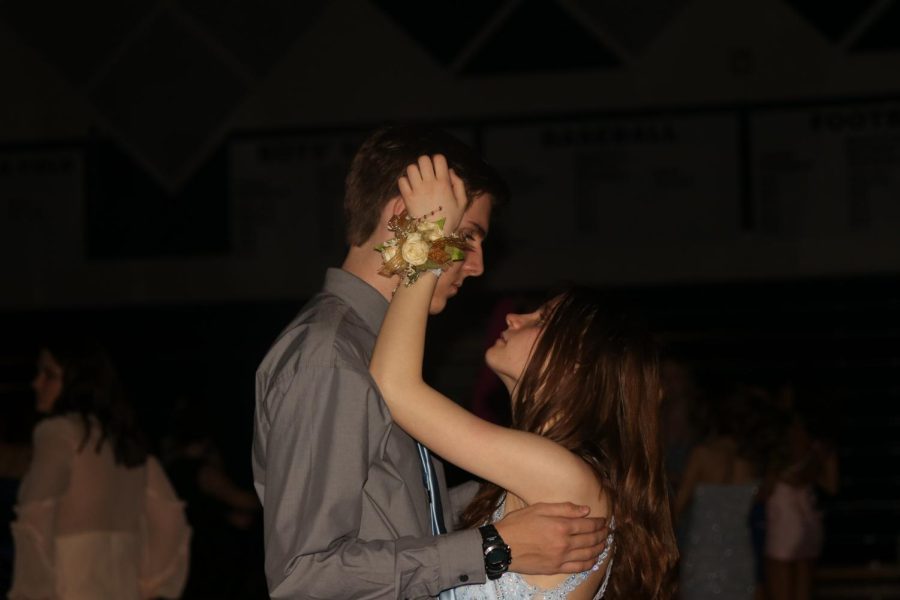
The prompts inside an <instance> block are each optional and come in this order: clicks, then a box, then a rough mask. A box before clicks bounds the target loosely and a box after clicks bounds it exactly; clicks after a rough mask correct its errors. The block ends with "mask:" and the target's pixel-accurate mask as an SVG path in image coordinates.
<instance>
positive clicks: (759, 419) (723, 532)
mask: <svg viewBox="0 0 900 600" xmlns="http://www.w3.org/2000/svg"><path fill="white" fill-rule="evenodd" d="M784 437H785V426H784V423H783V420H782V419H781V418H780V414H779V413H778V411H776V410H775V408H774V407H773V406H772V403H771V401H770V399H769V397H768V395H767V394H766V393H765V392H764V391H762V390H761V389H758V388H740V389H738V390H737V391H736V392H735V393H732V394H730V395H728V396H726V397H725V398H724V399H723V400H722V401H721V403H720V404H719V406H718V407H716V410H715V417H714V430H713V434H712V436H711V437H710V438H709V439H708V440H706V441H705V442H703V443H701V444H699V445H697V446H696V447H695V448H694V450H693V451H692V452H691V454H690V457H689V458H688V461H687V465H686V467H685V471H684V475H683V477H682V480H681V485H680V486H679V489H678V495H677V497H676V501H675V511H676V515H678V517H679V518H680V519H683V518H686V519H687V526H686V528H685V531H684V532H683V547H682V549H681V550H682V562H681V574H680V580H681V583H680V586H679V587H680V590H681V596H680V597H681V598H682V599H688V600H705V599H711V598H728V599H729V600H739V599H742V598H745V599H748V600H749V599H751V598H754V597H755V596H757V594H758V593H759V592H760V591H761V590H760V588H761V586H760V585H759V582H760V581H759V580H760V576H759V575H760V571H759V559H758V552H757V551H755V547H756V546H758V544H757V545H755V544H754V536H753V533H752V531H751V525H750V521H751V512H752V509H753V506H754V503H757V502H759V501H760V499H761V498H764V497H765V496H766V493H767V490H768V489H769V488H770V486H771V481H772V479H773V475H772V473H773V472H774V471H775V470H776V469H777V465H778V464H779V456H780V453H781V450H780V449H781V448H782V447H783V443H784Z"/></svg>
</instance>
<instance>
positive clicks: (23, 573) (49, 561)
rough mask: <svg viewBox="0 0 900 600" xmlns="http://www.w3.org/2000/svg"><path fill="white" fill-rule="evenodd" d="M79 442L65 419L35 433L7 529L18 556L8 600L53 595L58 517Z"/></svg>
mask: <svg viewBox="0 0 900 600" xmlns="http://www.w3.org/2000/svg"><path fill="white" fill-rule="evenodd" d="M77 437H78V432H77V431H76V430H75V428H74V427H73V424H72V423H71V421H70V420H69V419H67V418H64V417H54V418H50V419H46V420H44V421H41V422H40V423H39V424H38V425H37V427H35V430H34V458H33V459H32V462H31V466H30V467H29V468H28V472H27V473H26V474H25V478H24V479H23V480H22V485H21V486H20V487H19V498H18V503H17V504H16V519H15V520H14V521H13V522H12V523H10V529H11V530H12V535H13V539H14V540H15V546H16V553H15V563H14V567H13V583H12V589H11V590H10V592H9V597H10V598H12V599H14V600H20V599H21V600H26V599H29V600H30V599H34V598H50V597H51V596H52V595H53V594H54V586H55V582H56V567H55V562H54V549H53V546H54V541H55V538H56V511H57V505H58V501H59V498H60V497H61V496H62V495H63V494H64V493H65V492H66V490H67V489H68V487H69V479H70V476H71V470H72V458H73V457H74V455H75V449H76V447H77V443H78V441H77Z"/></svg>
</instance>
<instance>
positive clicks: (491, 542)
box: [478, 525, 512, 579]
mask: <svg viewBox="0 0 900 600" xmlns="http://www.w3.org/2000/svg"><path fill="white" fill-rule="evenodd" d="M478 531H479V532H480V533H481V549H482V550H483V551H484V572H485V573H486V574H487V578H488V579H499V578H500V576H501V575H503V574H504V573H506V571H507V569H509V563H511V562H512V552H510V551H509V546H507V545H506V543H504V541H503V538H502V537H500V534H499V533H497V528H496V527H494V526H493V525H482V526H481V527H479V528H478Z"/></svg>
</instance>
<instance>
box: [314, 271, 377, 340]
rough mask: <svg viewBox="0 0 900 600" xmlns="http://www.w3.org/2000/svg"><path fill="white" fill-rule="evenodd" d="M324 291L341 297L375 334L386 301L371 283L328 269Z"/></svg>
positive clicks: (347, 273) (346, 273) (345, 272)
mask: <svg viewBox="0 0 900 600" xmlns="http://www.w3.org/2000/svg"><path fill="white" fill-rule="evenodd" d="M324 289H325V291H326V292H328V293H329V294H334V295H335V296H338V297H339V298H341V299H342V300H343V301H344V302H346V303H347V305H348V306H350V308H352V309H353V310H354V311H355V312H356V314H358V315H359V316H360V317H362V320H363V321H364V322H365V323H366V325H368V326H369V328H370V329H371V330H372V333H375V334H377V333H378V332H379V331H380V330H381V324H382V323H383V322H384V315H385V314H386V313H387V309H388V301H387V300H386V299H385V297H384V296H382V295H381V292H379V291H378V290H376V289H375V288H373V287H372V286H371V285H369V284H368V283H366V282H365V281H363V280H362V279H360V278H359V277H357V276H356V275H353V274H352V273H349V272H348V271H345V270H344V269H328V271H326V272H325V287H324Z"/></svg>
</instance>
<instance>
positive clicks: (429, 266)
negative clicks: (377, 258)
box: [375, 211, 469, 287]
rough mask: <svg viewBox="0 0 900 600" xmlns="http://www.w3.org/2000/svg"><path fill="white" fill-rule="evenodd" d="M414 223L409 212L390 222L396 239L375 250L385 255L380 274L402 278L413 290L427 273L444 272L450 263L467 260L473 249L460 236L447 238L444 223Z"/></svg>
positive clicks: (448, 236) (417, 220)
mask: <svg viewBox="0 0 900 600" xmlns="http://www.w3.org/2000/svg"><path fill="white" fill-rule="evenodd" d="M445 220H446V219H439V220H437V221H424V220H422V219H413V218H412V217H410V216H409V215H408V214H407V213H406V212H405V211H404V212H403V213H401V214H399V215H394V216H393V217H391V220H390V221H388V229H389V230H390V231H393V232H394V237H393V238H391V239H389V240H388V241H386V242H385V243H383V244H380V245H378V246H376V247H375V250H376V251H378V252H381V260H382V263H383V264H382V266H381V269H379V271H378V274H379V275H383V276H385V277H392V276H394V275H399V276H400V280H401V281H402V282H403V284H404V285H406V286H407V287H409V286H410V285H412V284H413V283H415V282H416V280H417V279H418V278H419V275H420V274H422V273H424V272H425V271H431V270H434V269H440V270H442V271H443V270H444V269H446V268H447V267H449V266H450V263H452V262H454V261H457V260H463V259H464V258H465V257H466V252H465V251H466V250H468V249H469V245H468V244H467V243H466V240H465V238H463V237H462V236H461V235H459V234H458V233H451V234H450V235H444V222H445Z"/></svg>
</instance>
